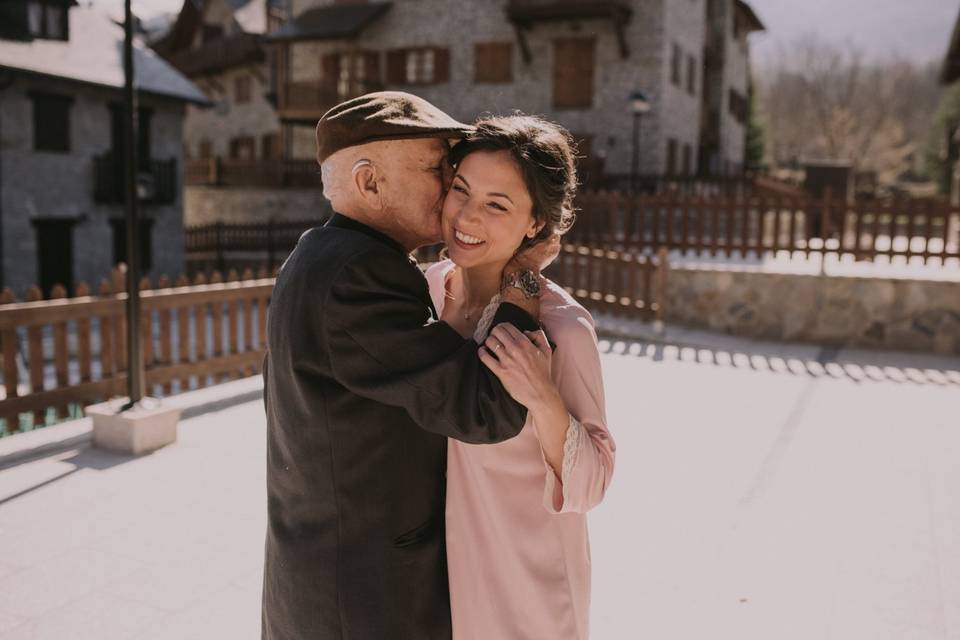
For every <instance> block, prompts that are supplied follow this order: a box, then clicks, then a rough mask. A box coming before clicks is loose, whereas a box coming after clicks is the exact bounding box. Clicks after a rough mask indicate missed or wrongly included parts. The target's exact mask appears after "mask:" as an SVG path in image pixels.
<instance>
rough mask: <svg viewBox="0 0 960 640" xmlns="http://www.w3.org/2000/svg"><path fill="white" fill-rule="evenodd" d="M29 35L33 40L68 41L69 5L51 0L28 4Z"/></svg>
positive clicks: (38, 0)
mask: <svg viewBox="0 0 960 640" xmlns="http://www.w3.org/2000/svg"><path fill="white" fill-rule="evenodd" d="M27 33H28V34H29V35H30V36H31V37H33V38H46V39H49V40H67V39H68V33H69V29H68V24H67V5H66V3H58V2H51V1H50V0H46V1H44V0H31V1H30V2H28V3H27Z"/></svg>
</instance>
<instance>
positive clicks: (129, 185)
mask: <svg viewBox="0 0 960 640" xmlns="http://www.w3.org/2000/svg"><path fill="white" fill-rule="evenodd" d="M123 5H124V6H123V13H124V15H123V17H124V20H123V29H124V38H123V75H124V87H123V128H124V146H123V151H124V154H123V158H122V159H120V158H117V161H122V162H123V164H124V165H125V168H126V170H125V171H123V172H122V174H121V175H123V176H124V185H123V187H124V189H123V192H124V206H125V208H126V219H127V349H128V352H127V397H128V398H129V400H128V402H127V404H126V405H124V406H123V408H122V409H121V411H126V410H127V409H130V408H133V407H135V406H136V405H137V404H138V403H139V402H140V400H142V399H143V392H144V384H143V379H144V371H143V352H142V350H141V346H140V246H139V245H140V242H139V240H140V224H139V220H138V212H137V204H138V202H137V153H136V143H137V136H136V132H137V108H136V106H137V96H136V92H135V91H134V87H133V73H134V69H133V11H132V10H131V7H130V0H124V3H123Z"/></svg>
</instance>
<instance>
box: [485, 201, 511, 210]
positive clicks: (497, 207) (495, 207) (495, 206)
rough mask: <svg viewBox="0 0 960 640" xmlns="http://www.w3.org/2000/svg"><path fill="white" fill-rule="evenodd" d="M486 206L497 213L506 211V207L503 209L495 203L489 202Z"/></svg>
mask: <svg viewBox="0 0 960 640" xmlns="http://www.w3.org/2000/svg"><path fill="white" fill-rule="evenodd" d="M487 206H489V207H490V208H491V209H496V210H497V211H506V210H507V208H506V207H504V206H503V205H502V204H499V203H497V202H490V203H488V205H487Z"/></svg>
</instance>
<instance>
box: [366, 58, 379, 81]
mask: <svg viewBox="0 0 960 640" xmlns="http://www.w3.org/2000/svg"><path fill="white" fill-rule="evenodd" d="M363 72H364V78H365V79H366V81H367V83H369V84H368V86H370V85H373V86H375V85H379V84H380V54H379V53H378V52H376V51H367V52H365V53H364V54H363Z"/></svg>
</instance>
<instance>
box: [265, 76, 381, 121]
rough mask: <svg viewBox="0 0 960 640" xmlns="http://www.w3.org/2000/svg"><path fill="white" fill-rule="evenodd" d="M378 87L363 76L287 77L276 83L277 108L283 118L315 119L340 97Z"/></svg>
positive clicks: (374, 89) (355, 94) (377, 84)
mask: <svg viewBox="0 0 960 640" xmlns="http://www.w3.org/2000/svg"><path fill="white" fill-rule="evenodd" d="M382 89H383V84H382V83H380V82H372V81H366V80H352V81H350V82H346V83H344V82H339V81H325V80H321V81H291V82H286V83H284V84H282V85H280V92H279V93H280V95H279V104H278V109H277V110H278V111H279V113H280V115H281V117H284V118H290V119H303V118H312V119H316V118H319V117H320V116H321V115H323V114H324V113H325V112H326V111H327V110H329V109H330V108H331V107H333V106H335V105H337V104H340V103H341V102H343V101H344V100H349V99H350V98H356V97H357V96H361V95H363V94H365V93H370V92H371V91H380V90H382Z"/></svg>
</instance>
